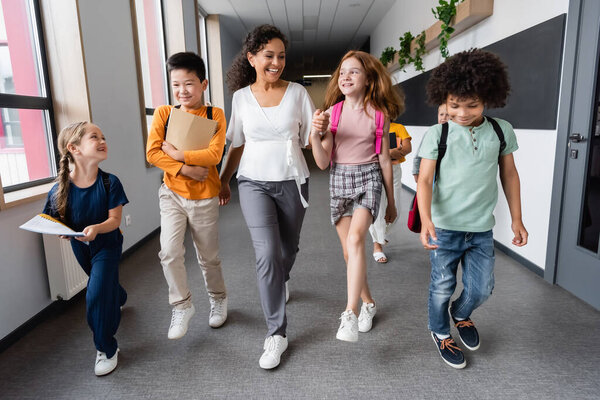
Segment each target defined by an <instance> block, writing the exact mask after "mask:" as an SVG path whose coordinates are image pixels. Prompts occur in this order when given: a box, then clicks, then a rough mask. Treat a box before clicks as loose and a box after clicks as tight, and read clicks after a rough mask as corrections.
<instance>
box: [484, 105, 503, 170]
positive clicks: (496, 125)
mask: <svg viewBox="0 0 600 400" xmlns="http://www.w3.org/2000/svg"><path fill="white" fill-rule="evenodd" d="M485 119H487V120H488V121H489V122H490V124H492V127H493V128H494V132H496V136H498V140H499V141H500V152H499V153H498V162H500V157H502V152H503V151H504V149H505V148H506V141H505V140H504V132H502V128H500V124H499V123H498V121H496V120H495V119H494V118H492V117H488V116H487V115H486V116H485Z"/></svg>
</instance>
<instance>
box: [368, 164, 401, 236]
mask: <svg viewBox="0 0 600 400" xmlns="http://www.w3.org/2000/svg"><path fill="white" fill-rule="evenodd" d="M392 172H393V175H394V200H395V201H396V208H397V211H398V217H397V218H396V220H395V221H394V222H392V223H391V224H386V222H385V209H386V208H387V196H386V193H385V187H384V188H383V189H382V190H381V202H380V203H379V214H377V218H376V219H375V221H374V222H373V224H371V226H370V227H369V233H371V237H372V238H373V243H375V242H377V243H379V244H381V245H384V244H385V241H386V240H387V237H388V236H389V235H390V234H392V232H394V226H395V225H396V222H397V221H398V220H399V219H402V218H403V217H402V218H401V213H400V194H402V164H394V165H392Z"/></svg>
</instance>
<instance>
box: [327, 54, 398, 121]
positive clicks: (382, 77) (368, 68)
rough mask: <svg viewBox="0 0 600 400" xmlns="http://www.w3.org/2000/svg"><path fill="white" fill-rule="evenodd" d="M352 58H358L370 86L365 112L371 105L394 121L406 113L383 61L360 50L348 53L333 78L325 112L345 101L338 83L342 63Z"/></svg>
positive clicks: (366, 96)
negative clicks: (368, 105)
mask: <svg viewBox="0 0 600 400" xmlns="http://www.w3.org/2000/svg"><path fill="white" fill-rule="evenodd" d="M350 57H354V58H356V59H357V60H358V61H359V62H360V63H361V65H362V67H363V69H364V70H365V73H366V74H367V82H369V85H368V86H367V90H366V92H365V99H364V107H365V110H366V109H367V104H369V103H370V104H371V106H372V107H373V108H375V109H376V110H379V111H381V112H382V113H383V114H384V115H385V116H386V117H387V118H389V119H390V120H392V121H393V120H394V119H396V117H398V116H399V115H400V114H402V113H403V112H404V98H403V96H400V94H399V91H397V90H395V89H394V87H393V86H392V79H391V77H390V74H389V72H388V71H387V69H386V68H385V67H384V66H383V64H381V61H379V60H378V59H377V58H375V57H373V56H372V55H370V54H369V53H365V52H364V51H358V50H351V51H349V52H347V53H346V54H345V55H344V57H342V59H341V61H340V63H339V65H338V66H337V68H336V69H335V72H334V73H333V75H332V76H331V79H330V80H329V84H328V85H327V91H326V93H325V105H324V108H325V110H326V109H328V108H329V107H331V106H333V105H334V104H335V103H337V102H339V101H342V100H344V95H343V94H342V92H341V91H340V87H339V85H338V81H339V78H340V69H341V67H342V63H343V62H344V61H346V60H347V59H348V58H350Z"/></svg>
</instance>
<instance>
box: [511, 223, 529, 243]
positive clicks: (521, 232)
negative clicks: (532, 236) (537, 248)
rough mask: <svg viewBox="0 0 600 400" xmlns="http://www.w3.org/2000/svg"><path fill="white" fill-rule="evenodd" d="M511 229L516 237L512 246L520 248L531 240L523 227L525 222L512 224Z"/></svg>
mask: <svg viewBox="0 0 600 400" xmlns="http://www.w3.org/2000/svg"><path fill="white" fill-rule="evenodd" d="M510 228H511V229H512V231H513V233H514V234H515V237H514V238H513V240H512V244H514V245H515V246H518V247H523V246H525V245H526V244H527V239H528V238H529V233H527V230H526V229H525V226H523V221H521V220H519V221H515V222H513V223H512V224H511V226H510Z"/></svg>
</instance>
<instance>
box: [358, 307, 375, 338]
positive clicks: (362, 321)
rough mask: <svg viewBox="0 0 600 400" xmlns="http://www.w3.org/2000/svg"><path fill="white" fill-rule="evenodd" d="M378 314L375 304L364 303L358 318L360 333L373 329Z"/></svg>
mask: <svg viewBox="0 0 600 400" xmlns="http://www.w3.org/2000/svg"><path fill="white" fill-rule="evenodd" d="M376 313H377V306H375V303H362V306H361V307H360V314H359V316H358V331H359V332H369V331H370V330H371V328H372V327H373V317H374V316H375V314H376Z"/></svg>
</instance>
